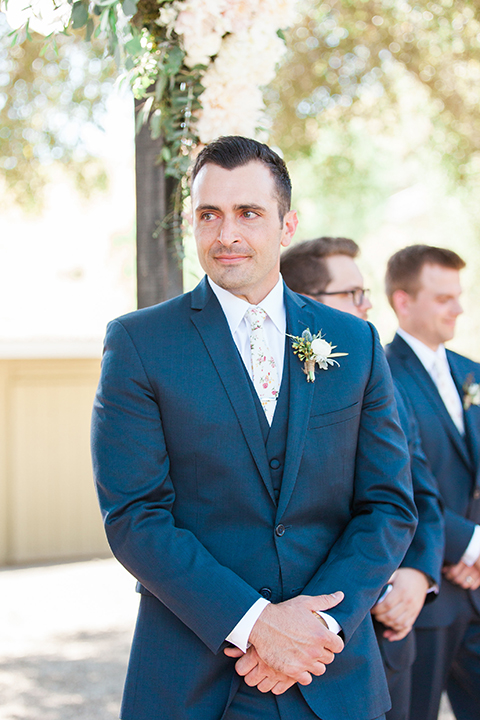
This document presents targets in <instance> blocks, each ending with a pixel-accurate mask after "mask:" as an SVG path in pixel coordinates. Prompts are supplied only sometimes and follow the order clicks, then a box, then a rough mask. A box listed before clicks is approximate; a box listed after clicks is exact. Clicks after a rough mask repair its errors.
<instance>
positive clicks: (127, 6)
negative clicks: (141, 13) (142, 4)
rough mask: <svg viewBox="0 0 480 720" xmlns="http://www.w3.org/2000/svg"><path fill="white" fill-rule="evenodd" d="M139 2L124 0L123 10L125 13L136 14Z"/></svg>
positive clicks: (136, 0)
mask: <svg viewBox="0 0 480 720" xmlns="http://www.w3.org/2000/svg"><path fill="white" fill-rule="evenodd" d="M137 2H138V0H123V2H122V10H123V12H124V13H125V15H135V14H136V12H137Z"/></svg>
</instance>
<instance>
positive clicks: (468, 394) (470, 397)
mask: <svg viewBox="0 0 480 720" xmlns="http://www.w3.org/2000/svg"><path fill="white" fill-rule="evenodd" d="M473 379H474V378H473V375H472V374H470V375H468V377H467V379H466V380H465V382H464V383H463V386H462V390H463V409H464V410H468V408H469V407H470V405H480V384H479V383H476V382H473Z"/></svg>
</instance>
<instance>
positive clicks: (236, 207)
mask: <svg viewBox="0 0 480 720" xmlns="http://www.w3.org/2000/svg"><path fill="white" fill-rule="evenodd" d="M233 209H234V210H259V211H261V212H265V211H266V208H264V207H263V206H262V205H257V204H256V203H243V204H242V205H234V207H233ZM208 210H214V211H216V212H222V210H221V208H219V207H218V206H217V205H199V206H198V207H197V208H195V212H197V213H198V212H205V211H208Z"/></svg>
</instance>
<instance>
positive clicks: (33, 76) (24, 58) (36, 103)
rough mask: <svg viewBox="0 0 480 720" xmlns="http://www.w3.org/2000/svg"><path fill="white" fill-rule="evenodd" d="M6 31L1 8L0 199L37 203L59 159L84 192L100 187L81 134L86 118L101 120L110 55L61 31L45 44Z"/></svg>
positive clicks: (34, 206) (98, 169) (101, 173)
mask: <svg viewBox="0 0 480 720" xmlns="http://www.w3.org/2000/svg"><path fill="white" fill-rule="evenodd" d="M9 31H10V28H9V27H8V25H7V23H6V21H5V17H4V15H2V14H1V13H0V176H1V177H2V178H3V180H4V183H5V189H4V191H3V192H2V194H1V200H0V202H3V203H4V204H5V203H11V202H12V201H13V202H15V203H17V204H18V205H20V206H21V207H22V208H24V209H26V210H28V211H32V210H38V209H39V208H40V207H41V204H42V199H43V193H42V191H43V189H44V187H45V185H46V183H47V182H49V180H50V178H51V176H52V169H53V168H55V167H58V166H61V167H62V168H63V169H64V170H66V171H67V172H68V174H69V175H70V176H72V175H73V177H74V180H75V183H76V186H77V188H78V190H79V191H80V192H81V193H83V194H85V195H87V196H88V195H89V194H90V193H91V192H92V191H93V190H95V189H103V188H105V186H106V183H107V176H106V173H105V170H104V168H103V165H102V162H101V161H100V160H99V159H98V158H96V157H95V156H94V155H93V154H92V150H91V148H90V147H89V146H88V139H87V138H88V134H89V129H90V127H91V125H95V126H96V127H100V126H101V120H102V116H103V114H104V113H105V102H106V99H107V97H108V95H109V94H110V92H111V89H112V85H113V75H114V74H115V67H114V62H113V61H112V60H109V59H103V58H102V56H103V48H102V47H100V45H99V43H96V44H92V45H88V46H87V45H86V44H85V43H84V42H72V38H67V37H65V36H59V37H58V40H57V42H56V44H55V45H51V44H50V45H48V46H45V40H44V39H43V38H41V37H40V36H38V35H33V36H32V37H31V40H30V41H28V40H25V41H24V42H22V43H21V44H16V45H13V46H12V44H11V38H10V37H9V36H8V32H9ZM43 50H44V52H42V51H43Z"/></svg>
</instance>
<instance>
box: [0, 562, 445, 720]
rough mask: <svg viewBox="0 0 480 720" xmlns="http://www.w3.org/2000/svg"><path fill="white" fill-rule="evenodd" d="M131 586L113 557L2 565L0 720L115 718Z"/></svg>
mask: <svg viewBox="0 0 480 720" xmlns="http://www.w3.org/2000/svg"><path fill="white" fill-rule="evenodd" d="M134 590H135V583H134V580H133V579H132V577H131V576H130V575H129V574H128V573H127V572H126V571H125V570H124V569H123V568H122V567H121V566H120V565H119V564H118V563H117V562H116V561H115V560H112V559H108V560H91V561H88V562H75V563H66V564H62V565H46V566H42V567H29V568H12V569H3V570H0V720H117V719H118V712H119V705H120V698H121V694H122V688H123V682H124V679H125V670H126V666H127V659H128V651H129V647H130V642H131V638H132V633H133V627H134V623H135V616H136V611H137V607H138V595H137V593H135V592H134ZM439 720H453V715H452V714H451V713H450V712H449V711H448V710H446V709H445V710H444V711H442V713H441V715H440V718H439Z"/></svg>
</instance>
